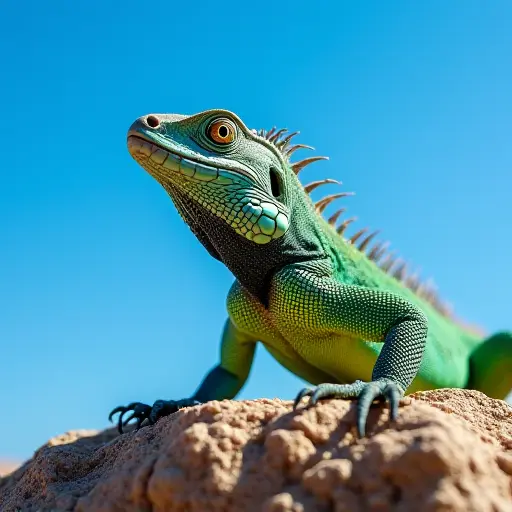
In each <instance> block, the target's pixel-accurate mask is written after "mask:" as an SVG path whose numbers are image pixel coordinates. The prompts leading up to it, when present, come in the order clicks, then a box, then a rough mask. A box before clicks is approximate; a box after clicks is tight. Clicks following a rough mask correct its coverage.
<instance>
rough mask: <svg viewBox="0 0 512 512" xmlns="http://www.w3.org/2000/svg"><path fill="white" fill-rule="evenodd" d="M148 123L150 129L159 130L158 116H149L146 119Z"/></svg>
mask: <svg viewBox="0 0 512 512" xmlns="http://www.w3.org/2000/svg"><path fill="white" fill-rule="evenodd" d="M146 123H147V124H148V126H149V127H150V128H158V125H159V124H160V121H159V120H158V117H156V116H148V117H147V118H146Z"/></svg>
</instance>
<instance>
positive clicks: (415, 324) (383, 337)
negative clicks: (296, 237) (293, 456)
mask: <svg viewBox="0 0 512 512" xmlns="http://www.w3.org/2000/svg"><path fill="white" fill-rule="evenodd" d="M272 301H273V307H272V309H273V310H275V314H276V317H277V318H279V322H280V323H282V324H283V328H289V327H286V325H288V326H289V324H290V319H293V320H292V321H293V323H294V325H293V327H292V328H293V329H296V330H297V338H295V339H299V340H301V341H300V342H299V343H297V346H296V347H295V349H296V350H297V352H299V353H300V355H301V356H302V357H303V358H304V359H305V360H306V361H308V362H309V363H311V364H313V365H315V366H317V367H319V368H321V369H322V370H326V371H328V373H329V370H330V369H332V364H333V363H332V362H333V361H335V360H336V353H334V352H333V353H329V351H336V345H334V346H332V345H331V346H330V347H329V348H328V347H326V346H322V345H321V342H319V341H318V339H320V338H321V337H322V335H324V334H325V333H334V336H333V337H331V338H330V339H331V340H332V339H335V340H339V341H337V343H344V342H345V343H346V341H344V340H343V336H344V335H345V336H350V337H352V338H359V339H361V340H366V341H374V342H384V345H383V348H382V350H381V352H380V354H379V357H378V359H377V362H376V364H375V366H374V368H373V373H372V380H371V382H363V381H355V382H354V383H352V384H330V383H325V384H320V385H319V386H317V387H316V388H314V389H304V390H302V391H301V392H300V393H299V395H298V396H297V399H296V402H295V404H296V405H297V404H298V402H299V401H300V400H301V399H302V398H303V397H304V396H310V402H309V403H310V404H314V403H316V401H317V400H319V399H320V398H324V397H339V398H358V406H357V429H358V432H359V435H360V436H364V435H365V429H366V419H367V416H368V412H369V409H370V405H371V403H372V402H373V401H374V400H375V399H377V398H384V399H387V400H388V401H389V403H390V408H391V418H392V419H395V418H396V417H397V415H398V405H399V401H400V398H401V397H402V396H403V395H404V393H405V391H406V389H407V388H408V387H409V385H410V384H411V382H412V381H413V379H414V377H415V376H416V373H417V372H418V369H419V366H420V363H421V359H422V356H423V352H424V349H425V343H426V339H427V319H426V317H425V315H424V314H423V312H422V311H421V310H420V309H418V308H417V307H416V306H414V305H413V304H411V303H410V302H408V301H407V300H405V299H404V298H402V297H400V296H398V295H395V294H392V293H389V292H384V291H381V290H376V289H370V288H365V287H362V286H356V285H347V284H344V283H342V282H340V281H339V280H337V279H336V278H335V277H333V276H332V275H330V272H329V268H328V266H327V265H326V263H325V262H308V263H301V264H295V265H290V266H288V267H285V268H284V269H282V270H281V271H280V272H279V273H278V274H277V275H276V276H275V278H274V281H273V286H272ZM301 330H302V331H303V332H306V333H308V334H307V335H306V337H308V338H309V339H306V340H305V339H304V335H303V336H302V337H301V336H300V334H299V333H300V331H301ZM315 332H317V333H318V339H315ZM336 334H339V336H336ZM291 339H292V340H293V339H294V338H293V336H292V337H291ZM340 348H341V347H340ZM326 349H327V350H326ZM328 367H329V368H328ZM331 374H332V371H331Z"/></svg>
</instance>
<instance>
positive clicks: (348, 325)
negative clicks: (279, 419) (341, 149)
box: [110, 110, 512, 435]
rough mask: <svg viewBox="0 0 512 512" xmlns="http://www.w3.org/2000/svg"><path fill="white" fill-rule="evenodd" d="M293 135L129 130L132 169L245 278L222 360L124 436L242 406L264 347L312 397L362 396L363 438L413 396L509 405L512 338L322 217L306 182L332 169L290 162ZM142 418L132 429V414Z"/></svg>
mask: <svg viewBox="0 0 512 512" xmlns="http://www.w3.org/2000/svg"><path fill="white" fill-rule="evenodd" d="M294 135H295V134H290V135H285V131H284V130H279V131H276V130H275V129H272V130H270V131H269V132H265V131H263V130H260V131H259V132H256V131H255V130H249V129H248V128H247V127H246V126H245V125H244V123H243V122H242V121H241V120H240V119H239V118H238V117H237V116H236V115H235V114H233V113H231V112H229V111H225V110H209V111H206V112H202V113H200V114H196V115H193V116H183V115H177V114H151V115H149V116H143V117H141V118H139V119H138V120H137V121H136V122H135V123H134V124H133V125H132V126H131V128H130V130H129V132H128V148H129V151H130V153H131V155H132V156H133V157H134V159H135V160H136V161H137V162H138V163H139V164H140V165H141V166H142V167H143V168H144V169H146V170H147V171H148V172H149V173H150V174H151V175H152V176H153V177H154V178H155V179H156V180H157V181H158V182H159V183H160V184H161V185H162V186H163V187H164V188H165V189H166V191H167V192H168V193H169V195H170V197H171V199H172V200H173V202H174V204H175V206H176V208H177V209H178V211H179V213H180V215H181V216H182V218H183V219H184V220H185V222H187V224H188V225H189V227H190V228H191V230H192V231H193V233H194V234H195V235H196V236H197V238H198V239H199V240H200V242H201V243H202V244H203V246H204V247H205V248H206V249H207V250H208V252H209V253H210V254H211V255H212V256H213V257H214V258H216V259H218V260H219V261H221V262H222V263H223V264H225V265H226V266H227V267H228V268H229V269H230V270H231V272H232V273H233V275H234V276H235V278H236V280H235V282H234V284H233V286H232V288H231V290H230V292H229V294H228V298H227V310H228V318H227V320H226V324H225V328H224V333H223V336H222V342H221V349H220V362H219V364H218V365H217V366H215V367H214V368H213V369H212V370H211V371H210V372H209V373H208V374H207V375H206V377H205V379H204V380H203V382H202V383H201V385H200V386H199V388H198V389H197V391H196V392H195V393H194V394H193V395H192V396H191V397H190V398H187V399H183V400H157V401H156V402H155V403H154V404H153V405H152V406H150V405H147V404H142V403H139V402H134V403H131V404H129V405H128V406H126V407H124V406H121V407H117V408H116V409H114V410H113V411H112V413H111V414H110V418H112V415H113V414H115V413H117V412H120V413H121V414H120V416H119V419H118V424H119V429H120V431H122V427H123V426H124V425H126V424H127V423H128V422H129V421H131V420H132V419H136V420H137V427H140V425H141V423H142V422H144V421H145V420H149V422H150V423H154V422H155V421H156V420H157V419H158V418H159V417H161V416H164V415H167V414H170V413H172V412H175V411H176V410H177V409H178V408H180V407H186V406H189V405H193V404H195V403H198V402H205V401H208V400H214V399H217V400H221V399H231V398H234V397H235V396H236V395H237V393H238V392H239V390H240V389H241V388H242V386H243V385H244V383H245V381H246V379H247V377H248V375H249V370H250V367H251V364H252V360H253V355H254V350H255V346H256V343H258V342H259V343H262V344H263V345H264V346H265V347H266V349H267V350H268V351H269V352H270V353H271V354H272V356H273V357H274V358H275V359H276V360H277V361H278V362H279V363H281V364H282V365H283V366H284V367H285V368H287V369H288V370H290V371H291V372H293V373H294V374H296V375H297V376H299V377H301V378H302V379H304V380H306V381H307V382H309V383H311V384H313V385H314V386H315V387H313V388H305V389H304V390H302V391H301V392H300V393H299V395H298V396H297V399H296V405H297V404H298V402H299V401H300V400H301V399H302V398H303V397H304V396H309V397H310V398H309V403H310V404H314V403H315V402H316V401H317V400H318V399H320V398H324V397H340V398H357V399H358V414H357V416H358V419H357V428H358V431H359V433H360V434H361V435H364V433H365V423H366V417H367V414H368V410H369V407H370V404H371V403H372V402H373V400H375V399H386V400H388V401H389V402H390V407H391V417H392V418H396V415H397V411H398V403H399V399H400V398H401V397H402V396H403V395H404V393H405V392H406V391H408V392H413V391H418V390H426V389H434V388H440V387H471V388H475V389H479V390H481V391H483V392H485V393H486V394H488V395H489V396H492V397H496V398H504V397H505V395H506V394H507V393H508V391H509V390H510V388H511V387H512V334H511V333H509V332H502V333H498V334H496V335H494V336H491V337H490V338H487V339H484V338H483V337H482V336H481V335H478V334H476V333H474V332H472V331H471V330H469V329H467V328H465V327H464V326H462V325H461V324H460V323H458V322H456V321H455V320H454V319H453V318H452V317H451V316H450V314H449V313H448V311H447V310H446V308H445V306H444V305H443V304H442V303H441V301H440V300H439V299H438V298H437V297H436V296H435V294H434V293H433V291H432V290H431V289H429V288H428V287H425V285H422V284H421V283H420V282H419V281H418V279H417V278H415V277H414V276H412V277H411V276H406V275H405V266H404V265H403V264H402V263H399V262H398V261H397V260H395V259H393V258H392V257H391V256H390V255H388V256H384V254H385V247H384V246H383V244H379V243H377V244H375V245H371V242H372V239H373V237H374V236H375V233H369V234H368V233H366V230H360V231H358V232H357V233H356V234H355V235H353V236H352V237H351V238H350V239H348V238H344V236H343V235H344V233H345V229H346V227H347V226H348V224H349V223H350V221H351V219H347V220H345V221H344V222H342V223H338V224H337V221H338V218H339V217H340V214H341V213H342V212H341V211H338V212H336V213H335V214H334V215H332V216H331V217H330V218H329V219H328V220H325V219H324V218H323V217H322V212H323V210H324V209H325V208H326V206H327V205H329V204H330V203H331V202H332V201H333V200H335V199H337V198H339V197H341V196H344V195H348V194H346V193H341V194H333V195H330V196H327V197H326V198H324V199H323V200H320V201H319V202H317V203H316V204H315V203H313V201H312V200H311V198H310V196H309V194H308V193H309V192H310V191H312V190H313V189H315V188H317V187H318V186H321V185H324V184H328V183H334V180H323V181H319V182H314V183H312V184H310V185H308V186H306V187H303V186H302V185H301V183H300V181H299V179H298V176H297V175H298V173H299V172H300V170H301V169H302V168H303V167H305V165H307V164H309V163H313V162H314V161H317V160H320V159H322V158H323V157H313V158H309V159H305V160H302V161H300V162H296V163H291V162H290V156H291V155H292V153H294V152H295V151H296V150H297V149H301V148H307V146H304V145H301V144H299V145H292V144H291V139H292V137H293V136H294ZM128 412H130V413H131V415H130V416H129V417H128V418H127V419H126V420H124V419H123V415H124V414H125V413H128Z"/></svg>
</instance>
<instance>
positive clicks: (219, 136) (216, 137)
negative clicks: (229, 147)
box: [207, 119, 236, 144]
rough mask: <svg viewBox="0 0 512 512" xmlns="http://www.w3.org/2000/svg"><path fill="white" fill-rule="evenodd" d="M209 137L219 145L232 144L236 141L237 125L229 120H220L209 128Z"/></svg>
mask: <svg viewBox="0 0 512 512" xmlns="http://www.w3.org/2000/svg"><path fill="white" fill-rule="evenodd" d="M207 133H208V136H209V137H210V139H212V140H213V141H214V142H216V143H217V144H230V143H231V142H233V141H234V140H235V135H236V128H235V125H234V124H233V123H232V122H231V121H229V120H227V119H218V120H217V121H213V123H211V124H210V125H209V126H208V130H207Z"/></svg>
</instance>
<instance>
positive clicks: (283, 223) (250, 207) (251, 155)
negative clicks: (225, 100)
mask: <svg viewBox="0 0 512 512" xmlns="http://www.w3.org/2000/svg"><path fill="white" fill-rule="evenodd" d="M128 149H129V151H130V153H131V155H132V156H133V158H134V159H135V160H136V161H137V162H138V163H139V164H140V165H141V166H142V167H143V168H144V169H145V170H146V171H147V172H148V173H149V174H151V175H152V176H153V177H154V178H155V179H156V180H157V181H159V182H160V183H161V184H162V186H163V187H164V188H165V189H166V190H167V191H168V193H169V194H170V196H171V197H172V199H173V200H174V203H175V204H176V206H177V208H178V210H179V211H180V213H181V215H182V216H183V217H184V219H185V220H186V222H187V223H188V224H189V225H191V224H194V223H196V222H197V219H196V218H195V217H196V216H197V215H199V214H200V212H201V211H204V210H207V211H208V212H209V214H210V215H212V216H215V217H216V218H217V219H220V220H221V221H222V222H224V223H225V224H227V225H228V226H229V227H230V228H231V230H232V231H233V232H234V233H236V235H238V236H240V237H243V238H245V239H247V240H249V241H251V242H252V243H253V244H258V245H265V244H268V243H270V242H272V241H273V240H276V239H279V238H281V237H282V236H283V235H284V234H285V233H286V232H287V230H288V228H289V225H290V194H288V193H287V192H288V187H287V180H288V179H292V178H295V176H293V173H291V171H289V169H288V172H286V171H287V169H286V161H285V160H284V158H283V156H282V154H281V153H280V152H279V150H278V149H277V148H276V147H275V146H273V145H272V144H271V143H269V142H268V140H266V139H265V138H264V137H261V136H258V135H257V134H256V132H255V131H252V130H249V129H248V128H247V127H246V126H245V125H244V124H243V122H242V121H241V120H240V119H239V118H238V117H237V116H236V115H235V114H233V113H231V112H228V111H226V110H209V111H206V112H202V113H200V114H196V115H193V116H183V115H176V114H151V115H147V116H143V117H141V118H139V119H137V121H135V123H133V124H132V126H131V127H130V130H129V131H128ZM290 174H291V176H290ZM191 228H192V229H193V230H194V226H193V225H191ZM194 231H196V234H197V229H195V230H194Z"/></svg>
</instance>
